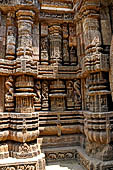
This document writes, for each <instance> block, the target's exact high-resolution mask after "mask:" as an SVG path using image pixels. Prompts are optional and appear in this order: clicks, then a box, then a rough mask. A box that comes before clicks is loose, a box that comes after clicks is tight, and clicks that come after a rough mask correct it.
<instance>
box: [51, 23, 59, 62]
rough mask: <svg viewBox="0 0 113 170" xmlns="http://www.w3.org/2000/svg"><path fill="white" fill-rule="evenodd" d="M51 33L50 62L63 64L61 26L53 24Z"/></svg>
mask: <svg viewBox="0 0 113 170" xmlns="http://www.w3.org/2000/svg"><path fill="white" fill-rule="evenodd" d="M49 34H50V64H51V65H61V62H62V56H61V27H60V25H52V26H50V28H49Z"/></svg>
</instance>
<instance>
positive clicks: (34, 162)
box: [0, 153, 45, 170]
mask: <svg viewBox="0 0 113 170" xmlns="http://www.w3.org/2000/svg"><path fill="white" fill-rule="evenodd" d="M0 170H45V155H44V154H43V153H42V154H40V155H38V156H37V157H33V158H27V159H16V158H10V157H9V158H7V159H3V160H1V161H0Z"/></svg>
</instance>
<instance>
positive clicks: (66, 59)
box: [63, 40, 69, 64]
mask: <svg viewBox="0 0 113 170" xmlns="http://www.w3.org/2000/svg"><path fill="white" fill-rule="evenodd" d="M63 60H64V63H67V64H68V63H69V53H68V41H67V40H64V41H63Z"/></svg>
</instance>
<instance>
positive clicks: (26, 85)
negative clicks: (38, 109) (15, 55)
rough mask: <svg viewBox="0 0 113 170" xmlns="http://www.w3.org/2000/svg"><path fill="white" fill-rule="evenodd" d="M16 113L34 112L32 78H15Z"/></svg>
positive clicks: (24, 76)
mask: <svg viewBox="0 0 113 170" xmlns="http://www.w3.org/2000/svg"><path fill="white" fill-rule="evenodd" d="M15 86H16V112H19V113H29V112H30V113H31V112H33V111H34V104H33V97H34V95H35V94H34V92H33V91H34V78H33V77H32V76H26V75H23V76H18V77H17V78H16V83H15Z"/></svg>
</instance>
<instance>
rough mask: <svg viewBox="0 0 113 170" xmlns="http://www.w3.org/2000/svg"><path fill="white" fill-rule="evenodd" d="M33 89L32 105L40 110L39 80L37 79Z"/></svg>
mask: <svg viewBox="0 0 113 170" xmlns="http://www.w3.org/2000/svg"><path fill="white" fill-rule="evenodd" d="M34 90H35V93H36V95H35V96H34V107H35V110H36V111H37V110H41V83H40V81H37V82H36V84H35V86H34Z"/></svg>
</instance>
